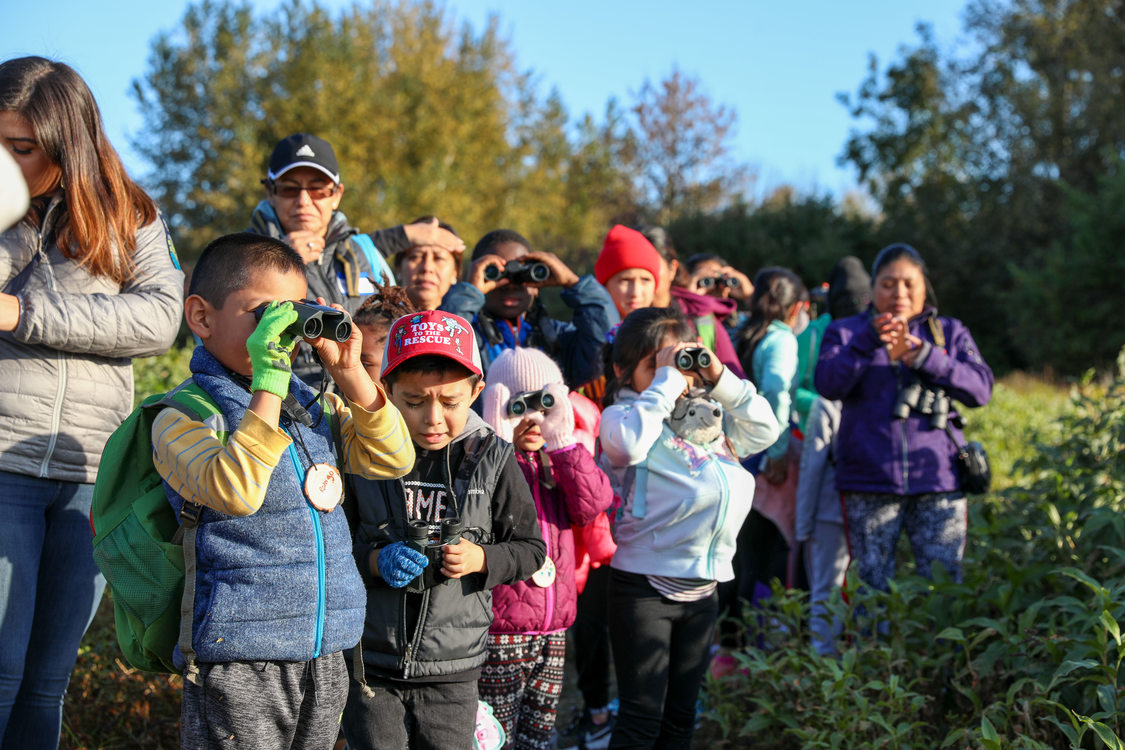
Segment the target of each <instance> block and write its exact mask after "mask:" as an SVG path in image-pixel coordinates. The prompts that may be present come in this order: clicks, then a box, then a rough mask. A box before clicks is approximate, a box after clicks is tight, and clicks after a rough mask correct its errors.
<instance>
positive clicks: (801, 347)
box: [793, 313, 832, 433]
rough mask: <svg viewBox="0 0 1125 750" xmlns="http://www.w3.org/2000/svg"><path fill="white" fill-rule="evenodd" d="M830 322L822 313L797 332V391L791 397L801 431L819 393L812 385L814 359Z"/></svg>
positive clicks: (806, 423)
mask: <svg viewBox="0 0 1125 750" xmlns="http://www.w3.org/2000/svg"><path fill="white" fill-rule="evenodd" d="M831 322H832V316H831V315H829V314H828V313H824V314H823V315H821V316H820V317H819V318H817V319H816V320H810V321H809V324H808V325H807V326H805V330H803V331H801V332H800V333H799V334H797V391H796V395H795V396H794V397H793V411H794V412H796V413H797V424H798V425H799V426H800V428H801V432H802V433H804V432H805V428H806V427H808V421H809V411H810V410H811V409H812V405H813V401H815V400H816V397H817V396H818V395H819V394H818V393H817V392H816V386H814V385H813V373H814V372H815V371H816V360H817V358H818V357H819V356H820V342H821V341H823V340H824V329H826V328H828V324H829V323H831Z"/></svg>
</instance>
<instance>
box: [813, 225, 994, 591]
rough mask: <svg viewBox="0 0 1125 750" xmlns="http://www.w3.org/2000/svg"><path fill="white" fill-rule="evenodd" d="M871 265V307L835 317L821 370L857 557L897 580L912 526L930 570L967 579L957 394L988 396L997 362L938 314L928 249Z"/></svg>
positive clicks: (882, 583) (882, 584)
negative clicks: (834, 406) (833, 413)
mask: <svg viewBox="0 0 1125 750" xmlns="http://www.w3.org/2000/svg"><path fill="white" fill-rule="evenodd" d="M871 275H872V277H873V282H872V283H873V288H872V305H871V307H869V308H868V309H867V310H866V311H864V312H862V313H860V314H859V315H854V316H852V317H849V318H844V319H843V320H839V321H836V322H834V323H833V324H832V325H830V326H829V327H828V330H827V331H825V334H824V343H823V344H822V345H821V349H820V359H819V361H818V363H817V367H816V378H815V384H816V388H817V391H819V392H820V394H821V395H822V396H823V397H824V398H826V399H832V400H838V401H840V402H841V404H842V410H841V415H840V433H839V438H838V440H837V446H838V450H837V455H836V488H837V489H838V490H839V491H840V492H841V493H843V501H844V514H845V519H846V521H847V525H848V544H849V547H850V550H851V554H852V560H853V562H854V564H856V565H857V566H858V572H859V577H860V578H861V579H862V580H863V581H864V582H865V583H867V584H868V585H871V586H874V587H876V588H881V589H885V588H886V587H887V583H888V581H889V580H890V579H891V578H892V577H893V576H894V570H895V555H894V551H895V545H896V543H897V540H898V537H899V535H900V534H901V533H902V531H903V529H905V530H906V533H907V535H908V537H909V539H910V544H911V547H912V549H913V551H914V560H915V564H916V566H917V569H918V572H919V573H921V574H922V575H929V574H930V568H931V565H932V564H933V563H935V562H940V563H941V564H943V565H944V566H945V568H946V569H947V570H948V571H949V574H950V576H951V577H952V578H953V579H954V580H957V581H960V580H961V560H962V556H963V554H964V548H965V534H966V530H967V526H968V504H967V502H966V500H965V493H964V492H963V491H962V488H961V482H960V479H959V477H958V474H957V466H956V461H955V456H956V453H957V442H958V441H963V440H964V437H963V435H962V434H961V431H960V427H959V422H960V418H959V414H958V411H957V408H956V406H955V405H953V404H952V403H951V402H952V401H956V402H958V403H960V404H963V405H964V406H968V407H978V406H983V405H984V404H986V403H988V400H989V399H990V398H991V396H992V384H993V376H992V370H991V369H990V368H989V366H988V365H987V364H986V363H985V361H984V359H983V358H982V357H981V353H980V349H979V348H978V347H977V345H976V342H975V341H974V340H973V337H972V334H970V333H969V329H968V328H967V327H965V325H964V324H963V323H961V321H959V320H956V319H955V318H947V317H943V316H939V315H938V313H937V308H936V306H935V304H934V294H933V291H932V288H931V286H930V282H929V278H928V276H927V273H926V264H925V261H923V260H922V257H921V255H919V254H918V251H917V250H915V249H914V248H912V247H910V246H909V245H905V244H895V245H890V246H888V247H886V248H883V250H881V251H880V252H879V255H878V256H877V257H876V258H875V263H874V265H873V267H872V274H871Z"/></svg>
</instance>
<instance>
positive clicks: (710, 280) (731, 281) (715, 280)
mask: <svg viewBox="0 0 1125 750" xmlns="http://www.w3.org/2000/svg"><path fill="white" fill-rule="evenodd" d="M696 284H697V285H698V286H699V288H700V289H710V288H711V287H713V286H727V287H730V288H731V289H734V288H735V287H736V286H738V279H736V278H734V277H733V276H708V277H706V278H702V279H700V280H699V281H697V282H696Z"/></svg>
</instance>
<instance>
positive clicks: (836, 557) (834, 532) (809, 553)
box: [804, 520, 848, 656]
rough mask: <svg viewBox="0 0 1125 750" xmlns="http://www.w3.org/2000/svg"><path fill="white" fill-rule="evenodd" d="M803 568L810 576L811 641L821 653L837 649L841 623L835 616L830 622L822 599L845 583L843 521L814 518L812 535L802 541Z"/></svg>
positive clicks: (825, 653)
mask: <svg viewBox="0 0 1125 750" xmlns="http://www.w3.org/2000/svg"><path fill="white" fill-rule="evenodd" d="M804 552H805V572H806V574H807V575H808V578H809V600H810V601H811V602H812V607H811V611H810V613H809V631H810V632H811V634H812V643H813V646H814V647H815V648H816V651H817V653H818V654H820V655H821V656H831V655H832V654H835V653H836V642H835V640H836V636H837V635H839V633H840V630H841V625H840V623H839V622H837V621H836V620H835V619H832V621H831V622H829V616H828V607H827V606H825V602H826V601H828V598H829V597H830V596H831V595H832V590H833V589H836V588H839V587H841V586H843V585H844V574H845V573H846V572H847V570H848V537H847V534H846V533H845V531H844V524H843V523H838V522H836V521H821V520H817V521H816V522H815V525H814V526H813V533H812V536H811V537H809V538H808V539H807V540H806V541H805V543H804Z"/></svg>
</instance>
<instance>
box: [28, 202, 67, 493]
mask: <svg viewBox="0 0 1125 750" xmlns="http://www.w3.org/2000/svg"><path fill="white" fill-rule="evenodd" d="M59 205H61V201H56V202H52V203H51V205H50V207H48V209H47V213H46V214H45V215H44V216H43V221H42V222H40V224H39V232H38V240H39V241H38V246H37V247H36V248H35V254H36V255H40V254H42V255H43V256H44V257H43V258H42V260H41V262H42V263H43V270H44V271H45V272H46V274H47V282H48V285H49V288H50V290H51V291H52V292H53V291H55V274H54V272H53V271H52V269H51V264H50V263H49V262H48V261H47V258H46V254H45V253H43V232H44V229H45V227H46V226H47V224H48V220H49V219H50V218H51V215H52V214H53V213H54V212H55V210H56V209H57V208H58V206H59ZM32 260H33V262H34V258H33V259H32ZM55 357H56V359H57V360H58V362H59V376H58V380H57V381H56V383H55V403H54V404H53V406H52V409H51V436H50V438H48V440H47V451H46V453H45V454H44V455H43V463H41V464H40V465H39V477H40V478H41V479H46V478H47V477H48V474H47V467H48V466H49V465H50V463H51V458H52V456H54V453H55V445H56V444H57V443H58V441H59V428H60V427H61V424H62V408H63V395H64V394H65V393H66V379H67V376H68V372H69V368H68V367H67V358H66V354H65V353H63V352H62V351H58V352H56V354H55Z"/></svg>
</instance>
